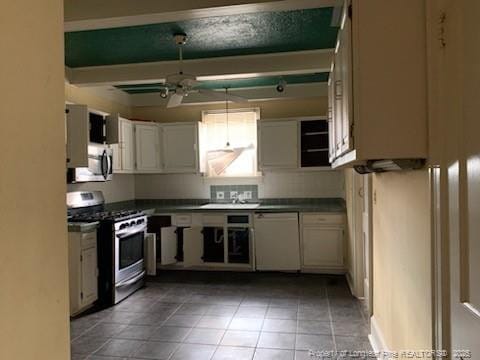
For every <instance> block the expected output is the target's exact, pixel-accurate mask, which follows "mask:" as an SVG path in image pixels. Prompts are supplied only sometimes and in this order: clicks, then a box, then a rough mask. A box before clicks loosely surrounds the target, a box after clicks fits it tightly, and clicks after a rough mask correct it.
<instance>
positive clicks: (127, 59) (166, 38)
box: [65, 8, 338, 68]
mask: <svg viewBox="0 0 480 360" xmlns="http://www.w3.org/2000/svg"><path fill="white" fill-rule="evenodd" d="M332 13H333V8H319V9H308V10H296V11H283V12H262V13H253V14H243V15H230V16H223V17H209V18H201V19H194V20H187V21H179V22H172V23H162V24H151V25H142V26H131V27H122V28H113V29H101V30H89V31H76V32H68V33H66V34H65V63H66V65H67V66H69V67H73V68H75V67H84V66H98V65H113V64H132V63H143V62H153V61H166V60H175V59H177V58H178V49H177V47H176V45H175V43H174V42H173V40H172V36H173V34H174V33H177V32H184V33H186V34H187V35H188V41H187V44H186V45H185V51H184V58H185V59H200V58H210V57H219V56H236V55H252V54H265V53H276V52H285V51H300V50H315V49H330V48H333V47H334V46H335V41H336V37H337V31H338V28H337V27H332V26H331V20H332Z"/></svg>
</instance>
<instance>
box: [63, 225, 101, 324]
mask: <svg viewBox="0 0 480 360" xmlns="http://www.w3.org/2000/svg"><path fill="white" fill-rule="evenodd" d="M68 254H69V262H68V263H69V287H70V316H74V315H77V314H79V313H81V312H82V311H84V310H85V309H87V308H89V307H90V306H91V305H92V304H93V303H94V302H95V301H96V300H97V298H98V283H97V278H98V265H97V229H96V228H94V229H92V231H89V232H69V233H68Z"/></svg>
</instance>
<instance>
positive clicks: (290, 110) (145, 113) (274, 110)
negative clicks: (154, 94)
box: [132, 96, 328, 122]
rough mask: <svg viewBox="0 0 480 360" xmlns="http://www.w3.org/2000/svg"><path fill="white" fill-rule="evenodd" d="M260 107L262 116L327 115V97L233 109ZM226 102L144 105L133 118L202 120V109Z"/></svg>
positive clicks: (249, 105)
mask: <svg viewBox="0 0 480 360" xmlns="http://www.w3.org/2000/svg"><path fill="white" fill-rule="evenodd" d="M248 107H250V108H251V107H259V108H260V117H261V118H262V119H267V118H282V117H294V116H312V115H326V114H327V108H328V99H327V97H324V96H322V97H312V98H305V99H285V100H270V101H257V102H249V103H248V104H233V105H231V108H232V109H235V108H248ZM224 108H225V105H224V104H215V105H187V106H181V107H178V108H174V109H167V108H164V107H159V106H142V107H134V108H132V118H134V119H138V120H153V121H159V122H177V121H200V120H202V110H213V109H224Z"/></svg>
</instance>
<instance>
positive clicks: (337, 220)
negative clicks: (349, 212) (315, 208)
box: [301, 213, 345, 272]
mask: <svg viewBox="0 0 480 360" xmlns="http://www.w3.org/2000/svg"><path fill="white" fill-rule="evenodd" d="M344 238H345V236H344V216H343V215H342V214H320V213H317V214H312V213H308V214H302V215H301V239H302V270H303V271H306V272H308V271H309V270H311V271H315V270H318V271H322V272H329V271H332V272H339V271H343V270H344V241H345V240H344Z"/></svg>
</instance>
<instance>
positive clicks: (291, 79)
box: [116, 73, 328, 94]
mask: <svg viewBox="0 0 480 360" xmlns="http://www.w3.org/2000/svg"><path fill="white" fill-rule="evenodd" d="M281 78H283V80H285V81H286V82H287V85H288V84H306V83H316V82H327V81H328V73H317V74H302V75H285V76H282V77H279V76H262V77H255V78H245V79H234V80H208V81H202V82H201V84H200V85H198V86H196V87H195V88H196V89H211V90H215V89H217V90H219V89H225V88H226V87H227V88H230V89H242V88H251V87H265V86H276V85H277V84H278V82H279V81H280V79H281ZM116 87H117V88H118V89H121V90H123V91H125V92H126V93H128V94H148V93H155V92H158V91H159V89H160V88H161V87H163V84H160V83H156V84H131V85H118V86H116Z"/></svg>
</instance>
